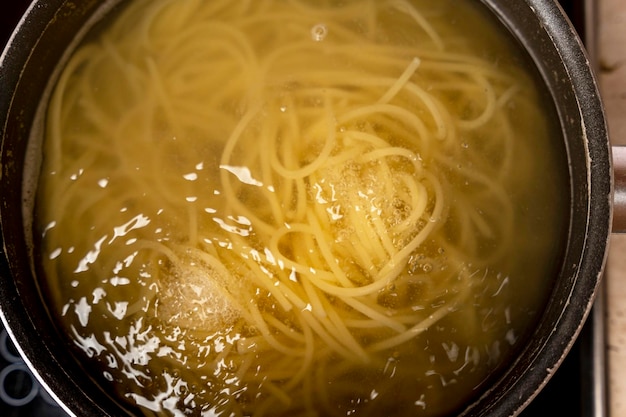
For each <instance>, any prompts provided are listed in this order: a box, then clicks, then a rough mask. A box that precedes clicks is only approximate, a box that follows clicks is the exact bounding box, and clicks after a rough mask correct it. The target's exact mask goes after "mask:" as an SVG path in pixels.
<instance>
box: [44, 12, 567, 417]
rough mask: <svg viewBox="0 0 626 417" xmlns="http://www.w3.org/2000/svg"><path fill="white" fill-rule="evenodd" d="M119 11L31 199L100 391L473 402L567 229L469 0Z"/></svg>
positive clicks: (186, 411) (493, 45)
mask: <svg viewBox="0 0 626 417" xmlns="http://www.w3.org/2000/svg"><path fill="white" fill-rule="evenodd" d="M128 3H129V4H128V5H125V6H124V8H123V9H121V10H119V14H117V15H116V17H115V19H114V20H112V21H111V22H110V23H109V24H108V26H105V27H103V28H101V30H100V31H99V32H98V33H97V34H96V35H94V37H93V38H91V39H90V40H89V41H88V42H85V43H84V44H83V45H82V46H80V47H79V48H78V49H77V51H75V52H74V54H73V55H72V57H71V58H70V60H69V61H68V63H67V64H66V67H65V68H64V70H63V72H62V74H61V76H60V78H59V79H58V82H57V85H56V88H55V91H54V92H53V95H52V97H51V100H50V103H49V109H48V114H47V121H46V133H45V141H44V146H45V148H44V161H43V166H42V174H41V179H40V185H39V191H38V193H39V194H38V202H37V221H38V227H39V229H38V230H39V231H40V234H41V238H40V239H39V242H40V251H39V252H40V257H41V259H40V263H41V266H42V270H43V272H44V274H43V280H44V282H45V287H46V288H47V291H48V292H49V295H50V297H49V298H50V302H51V311H52V312H53V314H56V315H57V316H58V321H59V325H60V326H61V328H63V329H64V331H65V332H66V333H67V334H68V337H69V338H70V339H71V340H72V341H73V343H74V344H75V345H76V346H77V352H78V353H77V354H78V355H79V356H81V357H83V358H85V363H87V364H88V365H87V366H88V367H90V368H91V369H93V370H94V375H95V377H96V379H98V380H99V381H100V383H101V384H102V385H103V386H107V387H109V386H110V387H111V389H112V391H115V392H116V394H115V395H117V396H118V397H119V398H120V399H122V400H123V401H124V402H126V403H127V404H133V405H136V406H137V407H138V409H140V410H141V412H143V413H144V414H145V415H164V416H183V415H198V416H199V415H202V416H214V415H219V416H269V415H272V416H276V415H284V416H287V415H289V416H293V415H302V416H314V415H318V416H345V415H364V416H378V415H424V416H435V415H443V414H446V413H450V412H454V411H455V410H457V409H458V407H461V406H462V405H463V404H464V403H465V402H466V401H468V400H469V399H471V398H472V397H473V396H474V395H475V393H476V392H477V390H479V388H480V387H481V386H482V385H484V384H485V381H488V380H489V377H490V376H491V375H494V374H495V373H496V372H497V371H498V370H499V369H501V368H502V367H503V366H505V364H506V362H507V361H508V360H509V359H510V358H511V357H512V355H514V354H515V352H517V350H518V349H519V347H520V346H519V345H520V343H521V342H522V341H523V340H525V337H526V336H527V334H528V333H529V331H530V330H529V329H530V328H531V327H532V325H533V323H534V320H535V318H536V316H537V314H538V313H539V312H540V311H541V308H542V306H543V304H544V303H545V300H546V298H547V293H548V292H549V289H550V286H551V283H552V278H551V277H552V276H553V275H554V273H555V271H557V270H558V268H559V254H560V250H561V247H560V243H559V242H560V240H561V239H562V237H563V234H564V230H565V222H566V220H567V218H566V217H567V216H566V215H564V214H563V213H567V208H566V207H567V191H566V190H567V186H566V179H564V178H565V177H564V173H566V167H565V164H564V162H563V160H562V159H560V158H562V157H560V156H559V149H558V146H559V144H558V143H557V144H555V142H558V141H555V140H554V137H559V136H558V131H557V130H555V127H554V125H553V124H554V123H555V121H554V120H552V117H553V116H552V113H551V110H550V108H546V107H545V106H544V105H542V97H541V92H538V91H537V87H536V83H535V79H534V78H533V76H532V75H529V74H527V73H526V72H524V65H525V64H524V62H525V58H524V57H523V56H522V55H521V54H519V53H517V52H512V51H514V50H516V49H515V45H514V44H513V43H512V42H510V41H507V40H506V39H507V38H506V36H505V35H503V34H502V33H500V32H499V31H498V30H497V29H496V28H495V27H494V24H493V22H491V21H489V20H488V19H486V18H485V16H483V15H482V14H481V12H480V11H479V10H478V9H475V8H474V7H473V6H472V5H469V4H465V3H467V2H458V1H454V2H452V1H437V2H432V1H413V2H409V1H404V0H388V1H374V0H371V1H360V0H359V1H353V2H350V1H349V2H334V1H326V2H314V1H305V0H290V1H275V0H261V1H253V2H252V1H232V0H216V1H199V0H176V1H173V0H149V1H148V0H134V1H132V2H128ZM559 170H561V171H559Z"/></svg>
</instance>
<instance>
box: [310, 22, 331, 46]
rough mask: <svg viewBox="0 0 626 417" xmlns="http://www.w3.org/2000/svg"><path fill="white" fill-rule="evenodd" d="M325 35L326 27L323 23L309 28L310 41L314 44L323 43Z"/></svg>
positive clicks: (326, 32)
mask: <svg viewBox="0 0 626 417" xmlns="http://www.w3.org/2000/svg"><path fill="white" fill-rule="evenodd" d="M327 34H328V29H326V25H325V24H323V23H318V24H317V25H315V26H313V27H312V28H311V39H313V40H314V41H315V42H320V41H323V40H324V38H326V35H327Z"/></svg>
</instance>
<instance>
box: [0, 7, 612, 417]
mask: <svg viewBox="0 0 626 417" xmlns="http://www.w3.org/2000/svg"><path fill="white" fill-rule="evenodd" d="M482 2H483V3H484V6H485V7H486V8H488V9H489V10H491V11H492V12H493V13H494V15H495V16H496V17H497V19H499V20H500V21H501V23H502V24H503V25H504V26H505V27H506V28H507V30H509V31H510V32H511V34H512V35H513V36H514V37H515V38H516V39H517V40H518V41H519V42H520V43H521V44H522V45H523V46H524V48H525V49H526V51H527V52H528V54H529V56H530V59H531V60H532V61H533V62H534V64H535V65H536V67H537V70H538V73H539V74H540V77H541V79H542V81H543V83H544V84H545V88H546V92H547V97H549V98H550V99H551V100H552V101H553V102H554V111H555V115H556V117H557V118H558V120H559V124H560V128H561V130H562V133H563V137H564V138H566V139H565V141H564V143H563V144H562V145H563V152H565V153H566V154H567V165H568V170H569V190H568V191H569V193H570V203H571V204H570V212H569V213H568V215H569V230H568V231H567V243H566V245H564V246H565V248H564V254H563V259H562V262H561V263H560V266H559V269H560V273H559V277H558V279H557V280H556V281H555V285H554V288H553V291H552V293H551V295H550V297H549V300H548V302H547V304H546V309H545V312H544V314H543V315H541V318H540V320H539V322H538V323H537V326H536V329H535V331H534V333H533V335H532V337H530V338H529V342H528V344H527V345H526V346H525V348H524V349H523V350H522V351H520V352H519V356H518V357H517V359H516V360H515V361H514V362H513V363H512V365H511V366H510V367H509V368H507V369H506V370H504V371H503V372H501V373H500V374H498V376H497V378H495V379H494V380H493V381H491V383H490V384H489V387H490V388H489V389H487V390H486V391H485V393H484V394H483V395H482V396H479V397H478V398H476V399H475V400H474V401H473V402H472V403H471V404H469V405H468V406H467V407H466V409H465V410H464V411H463V412H462V415H465V416H475V415H476V416H477V415H493V416H503V415H515V414H517V413H518V412H519V411H520V410H521V409H522V408H523V407H524V406H525V405H526V404H528V403H529V402H530V401H531V400H532V398H533V397H534V396H535V395H536V393H537V392H538V391H539V390H540V389H541V388H542V387H543V385H545V383H546V382H547V380H548V379H549V378H550V377H551V375H552V374H553V373H554V371H555V370H556V368H557V367H558V365H559V364H560V362H561V361H562V360H563V358H564V357H565V355H566V353H567V352H568V350H569V348H570V347H571V345H572V344H573V342H574V340H575V337H576V336H577V334H578V332H579V331H580V328H581V327H582V323H583V322H584V320H585V318H586V316H587V314H588V312H589V309H590V308H591V305H592V302H593V298H594V293H595V289H596V287H597V285H598V280H599V278H600V276H601V273H602V269H603V265H604V260H605V247H606V244H607V240H608V235H609V225H610V218H611V207H610V203H609V202H610V201H611V199H610V195H611V176H612V174H611V167H610V160H609V147H608V139H607V134H606V127H605V122H604V116H603V113H602V106H601V103H600V100H599V97H598V93H597V89H596V84H595V81H594V78H593V74H592V72H591V70H590V68H589V64H588V62H587V59H586V57H585V54H584V52H583V49H582V46H581V43H580V40H579V39H578V38H577V37H576V35H575V33H574V31H573V29H572V27H571V25H570V24H569V23H568V22H567V21H566V19H565V17H564V16H563V14H562V13H561V11H560V9H559V8H558V6H556V5H555V4H554V3H552V2H551V1H543V0H533V1H530V0H529V1H512V2H504V3H503V2H499V1H495V0H483V1H482ZM111 10H115V7H114V4H113V3H111V2H109V3H107V4H106V5H104V6H102V5H101V4H100V2H98V1H94V0H89V1H81V2H76V3H75V2H73V1H62V0H52V1H48V2H38V3H36V4H35V7H32V8H31V9H30V10H29V12H28V14H27V15H26V17H25V19H24V20H23V22H22V24H21V26H20V27H19V28H18V31H17V34H16V36H15V37H14V39H13V41H12V43H11V45H9V47H8V48H7V50H6V51H5V53H4V55H3V58H2V62H1V63H0V70H1V71H0V77H1V78H0V82H2V84H3V85H5V86H7V89H6V91H13V92H14V93H13V94H12V95H7V94H3V95H2V97H0V100H1V101H0V114H1V115H2V117H3V119H2V125H3V130H2V165H1V166H2V177H1V178H2V183H1V185H0V187H1V189H0V195H2V196H3V201H2V207H1V208H0V215H1V217H0V219H1V222H2V223H1V224H2V239H3V247H4V253H3V255H4V256H3V257H2V260H1V265H0V266H1V268H2V274H3V277H4V279H3V281H2V283H1V284H0V301H1V311H2V317H3V320H4V322H5V325H6V327H7V329H9V332H10V334H11V336H12V338H13V339H14V341H15V342H16V344H17V345H18V346H19V349H20V352H21V353H22V354H23V355H24V356H25V358H26V360H27V362H28V363H29V365H30V366H31V368H32V369H33V370H34V372H35V373H36V375H37V376H38V378H39V379H40V380H41V382H42V383H43V384H44V385H45V386H46V387H47V388H48V389H49V390H50V391H51V392H52V393H53V394H54V396H55V397H56V398H57V399H58V400H59V401H60V402H61V403H62V404H64V405H65V408H66V409H67V410H68V411H70V412H71V413H73V414H76V415H85V416H92V415H93V416H96V415H97V416H100V415H120V414H121V413H124V412H125V413H127V414H129V415H133V414H135V413H137V410H131V409H128V406H127V405H123V404H120V403H119V402H118V401H117V400H115V398H113V397H111V396H110V395H108V394H107V392H106V391H105V390H103V389H102V388H101V387H100V386H99V385H98V383H97V382H96V381H93V380H91V379H90V378H88V377H86V376H85V369H84V367H83V366H82V365H81V363H79V361H77V360H76V358H75V357H74V356H72V355H68V354H67V351H68V349H70V350H71V349H72V348H71V346H69V345H68V342H67V341H66V340H65V339H64V338H62V337H59V335H58V333H57V330H55V329H56V326H55V325H54V323H53V322H52V321H51V319H50V314H49V311H48V307H47V306H46V304H45V303H44V302H43V301H42V299H43V298H44V295H43V291H42V289H41V287H40V286H39V285H37V283H36V282H35V280H34V278H33V275H35V273H36V269H37V268H36V267H35V266H34V265H33V261H32V259H33V250H34V249H33V243H32V238H31V237H30V236H29V233H30V232H31V230H32V205H33V201H34V198H35V188H36V183H37V177H38V176H37V172H38V168H37V167H38V166H39V164H40V158H41V155H40V153H39V150H38V146H34V145H33V143H36V142H37V141H38V140H40V138H41V137H42V134H41V132H40V131H37V130H36V129H33V126H41V125H42V118H43V117H44V116H43V113H44V108H45V106H43V105H42V106H39V107H37V106H34V105H33V103H45V98H46V97H47V95H48V94H50V90H51V88H52V85H51V83H50V79H54V77H55V74H57V71H59V63H60V62H63V61H64V60H65V59H67V57H68V55H67V54H68V51H70V50H72V49H73V48H74V47H75V46H76V45H77V43H78V42H79V40H80V39H81V38H82V37H83V36H85V34H86V33H87V32H88V30H89V29H90V28H92V27H93V26H94V25H95V26H97V22H99V21H100V19H101V17H102V16H104V15H106V14H107V13H109V12H110V11H111ZM25 231H26V232H25Z"/></svg>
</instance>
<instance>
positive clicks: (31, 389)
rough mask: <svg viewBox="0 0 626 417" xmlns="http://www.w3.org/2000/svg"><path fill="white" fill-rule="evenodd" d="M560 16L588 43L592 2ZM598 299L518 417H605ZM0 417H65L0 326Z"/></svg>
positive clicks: (5, 16) (1, 35)
mask: <svg viewBox="0 0 626 417" xmlns="http://www.w3.org/2000/svg"><path fill="white" fill-rule="evenodd" d="M28 3H29V2H28V1H26V0H10V1H6V2H3V5H2V6H0V46H1V47H3V46H4V44H5V42H6V41H7V40H8V38H9V36H10V33H11V31H12V29H13V28H14V27H15V25H16V24H17V22H18V21H19V18H20V16H21V14H22V13H23V12H24V10H25V9H26V8H27V6H28ZM560 3H561V5H562V6H563V8H564V10H565V11H566V12H567V13H568V15H569V16H570V19H571V20H572V22H573V23H574V25H575V26H576V28H577V30H578V32H579V33H580V35H581V37H582V38H583V39H586V40H587V41H588V40H589V39H590V38H591V35H592V34H591V31H592V30H594V29H595V28H593V27H590V23H589V22H592V20H593V19H590V18H589V14H590V13H592V12H593V11H592V10H590V9H589V5H590V4H593V0H589V1H587V0H560ZM602 299H603V297H602V294H601V295H600V299H599V300H598V301H597V303H596V306H595V307H594V312H592V314H591V316H590V318H589V319H588V320H587V323H586V324H585V327H584V328H583V330H582V333H581V335H580V337H579V338H578V340H577V342H576V343H575V345H574V346H573V348H572V350H571V351H570V353H569V354H568V356H567V358H566V359H565V361H564V363H563V364H562V365H561V367H560V368H559V370H558V371H557V372H556V374H555V375H554V376H553V378H552V379H551V380H550V382H549V383H548V385H547V386H546V387H545V388H544V389H543V390H542V392H541V393H540V394H539V395H538V396H537V398H535V400H534V401H533V402H532V403H531V404H530V405H529V406H528V408H527V409H526V410H525V411H524V412H523V413H522V414H521V417H536V416H548V415H559V416H570V417H605V416H606V415H607V413H606V398H605V392H604V383H605V381H604V379H605V375H604V360H603V343H604V337H603V327H604V322H603V303H602ZM0 416H4V417H25V416H29V417H31V416H42V417H66V416H67V414H66V413H65V412H64V411H63V409H62V408H60V407H59V406H58V405H57V404H56V403H55V402H54V400H53V399H52V398H51V397H50V395H49V394H48V393H47V392H46V391H45V390H44V389H43V388H42V387H41V386H40V385H39V383H38V382H37V381H36V379H35V378H34V377H33V376H32V374H31V373H30V371H29V370H28V367H27V366H26V364H25V363H24V361H23V360H22V359H21V358H20V356H19V354H18V353H17V351H16V350H15V348H14V346H13V344H12V343H11V341H10V339H9V338H8V337H7V333H6V331H5V330H4V329H2V328H1V326H0Z"/></svg>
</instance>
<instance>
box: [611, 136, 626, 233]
mask: <svg viewBox="0 0 626 417" xmlns="http://www.w3.org/2000/svg"><path fill="white" fill-rule="evenodd" d="M612 152H613V176H614V194H613V233H626V146H613V147H612Z"/></svg>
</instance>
